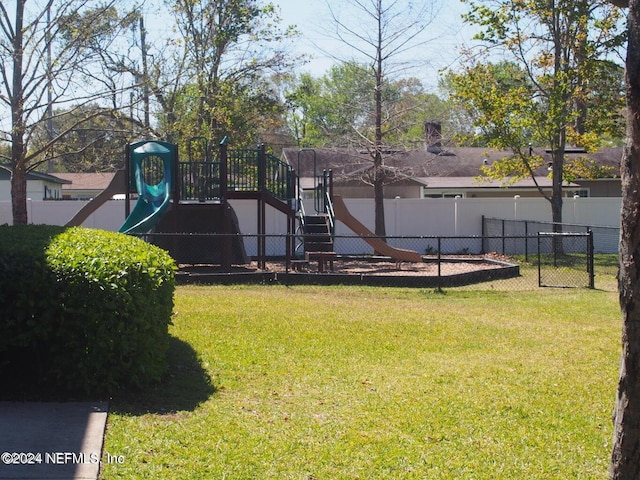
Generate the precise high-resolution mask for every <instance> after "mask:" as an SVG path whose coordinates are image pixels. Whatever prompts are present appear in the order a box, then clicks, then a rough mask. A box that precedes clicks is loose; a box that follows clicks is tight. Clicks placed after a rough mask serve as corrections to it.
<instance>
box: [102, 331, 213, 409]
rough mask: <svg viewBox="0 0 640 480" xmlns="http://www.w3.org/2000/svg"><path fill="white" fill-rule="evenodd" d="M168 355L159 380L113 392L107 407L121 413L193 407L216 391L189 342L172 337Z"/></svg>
mask: <svg viewBox="0 0 640 480" xmlns="http://www.w3.org/2000/svg"><path fill="white" fill-rule="evenodd" d="M167 357H168V367H167V372H166V373H165V375H164V377H163V379H162V380H161V381H160V382H159V383H154V384H153V385H150V386H148V387H145V388H143V389H141V390H138V391H129V392H120V393H117V394H114V395H113V397H112V399H111V406H110V408H109V410H110V411H111V412H115V413H119V414H124V415H144V414H147V413H155V414H161V415H164V414H171V413H176V412H179V411H185V410H186V411H192V410H195V409H196V408H197V407H198V405H200V404H201V403H203V402H205V401H207V400H208V399H209V398H210V397H211V396H212V395H213V394H214V393H215V392H216V389H215V387H214V386H213V384H212V383H211V379H210V378H209V375H208V374H207V372H206V371H205V370H204V368H202V365H200V361H199V359H198V355H197V353H196V351H195V350H194V349H193V348H192V347H191V345H189V344H188V343H186V342H183V341H182V340H180V339H178V338H176V337H171V338H170V340H169V350H168V352H167Z"/></svg>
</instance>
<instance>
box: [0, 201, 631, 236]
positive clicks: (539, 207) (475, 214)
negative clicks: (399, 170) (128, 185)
mask: <svg viewBox="0 0 640 480" xmlns="http://www.w3.org/2000/svg"><path fill="white" fill-rule="evenodd" d="M85 203H86V202H83V201H65V200H63V201H35V200H29V201H28V211H29V222H30V223H34V224H49V225H64V224H65V223H66V222H67V221H69V220H70V219H71V218H72V217H73V215H74V214H75V213H76V212H77V211H78V210H80V208H81V207H82V206H83V205H84V204H85ZM345 203H346V205H347V207H348V208H349V210H350V212H351V213H352V214H353V216H354V217H356V218H357V219H359V220H360V221H361V222H362V223H363V224H364V225H366V226H367V227H368V228H369V229H370V230H372V231H373V230H374V205H373V200H372V199H345ZM231 205H232V206H233V207H234V209H235V211H236V215H237V216H238V220H239V223H240V231H241V233H243V234H255V233H257V203H256V202H255V201H252V200H234V201H232V202H231ZM620 205H621V199H620V198H575V199H574V198H567V199H564V207H563V222H565V223H572V224H581V225H589V226H594V227H595V226H611V227H618V226H619V222H620ZM124 207H125V204H124V201H122V200H111V201H109V202H106V203H105V204H104V205H102V206H101V207H100V208H99V209H98V210H97V211H96V212H95V213H94V214H92V215H91V216H90V217H89V218H88V219H87V220H86V221H85V222H84V224H83V225H84V226H86V227H91V228H99V229H104V230H112V231H117V230H118V228H119V227H120V225H122V223H123V222H124V219H125V213H124V212H125V208H124ZM305 208H306V211H307V213H310V212H311V211H312V209H313V205H312V204H311V202H309V203H308V204H306V203H305ZM483 216H487V217H493V218H503V219H509V220H511V219H515V220H535V221H547V222H548V221H551V207H550V205H549V202H547V201H546V200H544V199H537V198H507V199H503V198H495V199H485V198H483V199H476V198H459V199H454V198H438V199H402V198H400V199H388V200H385V222H386V228H387V235H388V236H391V237H393V236H449V237H452V236H480V235H482V217H483ZM266 220H267V231H266V233H267V234H282V233H286V225H287V224H286V218H285V216H284V215H283V214H282V213H280V212H278V211H277V210H275V209H273V208H271V207H267V217H266ZM5 223H6V224H11V223H12V217H11V203H10V202H0V224H5ZM336 234H337V235H350V234H352V232H351V231H350V230H349V229H348V228H346V227H345V226H344V225H342V224H341V223H339V222H338V225H337V227H336Z"/></svg>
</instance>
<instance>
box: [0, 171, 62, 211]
mask: <svg viewBox="0 0 640 480" xmlns="http://www.w3.org/2000/svg"><path fill="white" fill-rule="evenodd" d="M68 183H70V182H69V181H68V180H65V179H63V178H60V177H58V176H54V175H49V174H47V173H41V172H34V171H31V172H29V173H27V198H31V199H32V200H60V199H62V189H63V187H64V186H65V185H67V184H68ZM0 201H3V202H10V201H11V168H10V167H8V166H6V165H0Z"/></svg>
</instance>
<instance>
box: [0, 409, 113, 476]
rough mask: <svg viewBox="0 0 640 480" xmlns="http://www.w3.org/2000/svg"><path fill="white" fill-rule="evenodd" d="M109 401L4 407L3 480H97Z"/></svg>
mask: <svg viewBox="0 0 640 480" xmlns="http://www.w3.org/2000/svg"><path fill="white" fill-rule="evenodd" d="M107 412H108V404H107V403H106V402H95V403H91V402H77V403H74V402H71V403H31V402H28V403H18V402H0V479H2V480H5V479H25V480H26V479H28V480H41V479H47V480H52V479H56V480H58V479H59V480H75V479H77V480H96V479H97V478H98V475H99V473H100V459H101V455H102V441H103V438H104V430H105V426H106V422H107Z"/></svg>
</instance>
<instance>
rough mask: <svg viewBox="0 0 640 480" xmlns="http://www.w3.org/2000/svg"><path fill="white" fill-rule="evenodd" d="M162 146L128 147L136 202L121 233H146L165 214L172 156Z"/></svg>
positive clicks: (136, 145) (165, 147)
mask: <svg viewBox="0 0 640 480" xmlns="http://www.w3.org/2000/svg"><path fill="white" fill-rule="evenodd" d="M167 146H168V144H165V143H164V142H140V143H138V144H135V145H133V146H132V153H131V155H130V168H131V175H132V178H131V179H130V181H135V186H136V190H137V192H138V201H137V202H136V205H135V206H134V208H133V210H132V211H131V214H130V215H129V216H128V217H127V219H126V220H125V222H124V224H123V225H122V227H120V230H119V231H120V232H121V233H148V232H149V231H151V229H152V228H153V227H154V226H155V225H156V224H157V223H158V221H159V220H160V219H161V218H162V215H163V214H164V213H165V212H166V211H167V209H168V208H169V205H170V199H171V186H172V178H171V177H172V175H171V174H172V172H173V163H174V161H175V155H174V153H173V151H172V150H171V149H170V148H167Z"/></svg>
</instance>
